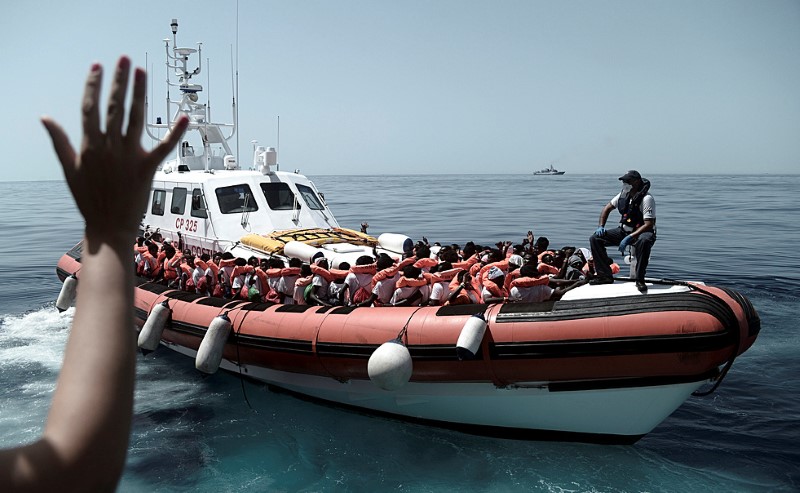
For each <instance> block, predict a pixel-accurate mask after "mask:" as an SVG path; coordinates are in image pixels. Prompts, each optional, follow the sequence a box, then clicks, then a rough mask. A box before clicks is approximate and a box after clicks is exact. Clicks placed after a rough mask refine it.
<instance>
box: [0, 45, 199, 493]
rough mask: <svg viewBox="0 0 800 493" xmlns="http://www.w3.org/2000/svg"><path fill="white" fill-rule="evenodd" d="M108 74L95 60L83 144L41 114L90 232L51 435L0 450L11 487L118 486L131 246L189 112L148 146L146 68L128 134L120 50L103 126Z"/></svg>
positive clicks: (127, 413)
mask: <svg viewBox="0 0 800 493" xmlns="http://www.w3.org/2000/svg"><path fill="white" fill-rule="evenodd" d="M102 73H103V71H102V67H101V66H100V65H99V64H95V65H93V66H92V68H91V70H90V72H89V76H88V79H87V81H86V87H85V92H84V96H83V100H82V115H83V139H82V141H81V145H80V150H79V152H76V151H75V149H74V148H73V147H72V145H71V144H70V142H69V139H68V137H67V135H66V133H65V132H64V130H63V129H62V128H61V126H60V125H58V124H57V123H56V122H55V121H53V120H52V119H50V118H49V117H43V118H42V123H43V124H44V126H45V128H46V129H47V132H48V133H49V135H50V138H51V139H52V141H53V147H54V148H55V152H56V154H57V156H58V159H59V161H60V162H61V166H62V167H63V170H64V176H65V178H66V181H67V184H68V185H69V188H70V191H71V192H72V195H73V197H74V198H75V202H76V204H77V206H78V209H79V210H80V212H81V214H82V215H83V217H84V219H85V221H86V230H85V236H84V248H83V257H82V259H81V271H80V276H79V277H80V280H79V288H78V298H77V303H76V308H75V317H74V319H73V322H72V329H71V332H70V335H69V339H68V341H67V346H66V349H65V352H64V362H63V366H62V369H61V373H60V374H59V377H58V382H57V384H56V389H55V393H54V395H53V401H52V403H51V406H50V412H49V414H48V416H47V423H46V424H45V429H44V433H43V434H42V437H41V438H40V439H39V440H38V441H36V442H34V443H32V444H30V445H27V446H23V447H18V448H14V449H7V450H3V451H0V485H2V488H0V489H2V490H3V491H18V490H25V491H56V490H57V491H111V490H113V489H115V488H116V485H117V483H118V481H119V477H120V475H121V473H122V468H123V466H124V464H125V455H126V449H127V446H128V439H129V435H130V424H131V416H132V412H133V387H134V376H135V354H136V353H135V331H134V329H133V272H132V268H131V249H130V244H131V239H132V238H134V237H135V235H136V231H137V228H138V225H139V220H140V217H141V213H142V211H143V210H144V208H145V204H146V202H147V197H148V194H149V190H150V183H151V180H152V177H153V173H154V172H155V169H156V167H157V166H158V164H159V163H160V162H161V161H162V160H163V159H164V158H165V157H166V156H167V154H168V153H169V152H170V150H171V149H173V148H174V147H175V145H176V144H177V143H178V140H179V139H180V138H181V136H182V135H183V132H184V131H185V130H186V126H187V123H188V120H187V119H186V117H183V118H181V119H180V120H179V121H178V123H177V124H176V125H175V127H174V128H173V130H172V132H171V133H170V134H169V135H168V136H167V137H166V138H165V139H164V140H163V141H162V142H161V143H159V145H158V146H157V147H156V148H155V149H153V150H152V151H150V152H148V151H146V150H144V149H143V148H142V146H141V136H142V130H143V128H144V99H145V88H146V74H145V71H144V70H143V69H139V68H137V69H136V70H135V71H134V81H133V97H132V98H131V107H130V112H129V116H128V125H127V129H126V131H125V132H124V133H123V121H124V119H125V108H124V104H125V94H126V92H127V85H128V78H129V74H130V60H129V59H128V58H127V57H121V58H120V60H119V62H118V64H117V67H116V70H115V73H114V79H113V82H112V86H111V94H110V97H109V100H108V110H107V113H106V130H105V132H103V131H102V129H101V123H100V108H99V99H100V86H101V81H102Z"/></svg>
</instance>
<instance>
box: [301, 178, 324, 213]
mask: <svg viewBox="0 0 800 493" xmlns="http://www.w3.org/2000/svg"><path fill="white" fill-rule="evenodd" d="M297 190H299V191H300V195H302V196H303V200H305V201H306V204H308V207H310V208H311V209H313V210H315V211H321V210H322V209H324V208H325V206H323V205H322V202H320V200H319V199H318V198H317V194H315V193H314V189H313V188H311V187H309V186H306V185H300V184H299V183H298V184H297Z"/></svg>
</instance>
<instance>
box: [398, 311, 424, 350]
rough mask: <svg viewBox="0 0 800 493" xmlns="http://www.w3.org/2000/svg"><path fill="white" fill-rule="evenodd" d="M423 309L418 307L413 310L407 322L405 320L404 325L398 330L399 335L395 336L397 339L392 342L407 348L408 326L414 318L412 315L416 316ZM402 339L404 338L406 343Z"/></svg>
mask: <svg viewBox="0 0 800 493" xmlns="http://www.w3.org/2000/svg"><path fill="white" fill-rule="evenodd" d="M423 308H425V307H424V306H419V307H417V309H416V310H414V311H413V312H412V313H411V316H409V317H408V320H406V324H405V325H404V326H403V328H402V329H400V333H399V334H397V337H396V338H395V339H394V342H396V343H398V344H402V345H403V346H407V345H408V324H410V323H411V319H412V318H414V315H416V314H417V312H418V311H420V310H422V309H423ZM404 337H405V338H406V342H403V338H404Z"/></svg>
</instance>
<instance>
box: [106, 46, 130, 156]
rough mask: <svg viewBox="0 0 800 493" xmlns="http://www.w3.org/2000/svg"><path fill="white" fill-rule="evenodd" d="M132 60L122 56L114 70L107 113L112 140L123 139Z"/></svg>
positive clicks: (107, 124) (107, 122)
mask: <svg viewBox="0 0 800 493" xmlns="http://www.w3.org/2000/svg"><path fill="white" fill-rule="evenodd" d="M130 68H131V61H130V59H129V58H128V57H126V56H122V57H120V59H119V62H117V69H116V70H115V71H114V81H113V82H112V84H111V94H110V95H109V97H108V113H107V115H106V133H107V135H108V138H109V139H110V140H111V141H112V142H119V141H120V140H121V139H122V121H123V120H124V119H125V92H126V91H127V89H128V75H129V73H130Z"/></svg>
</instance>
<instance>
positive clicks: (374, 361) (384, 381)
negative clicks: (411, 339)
mask: <svg viewBox="0 0 800 493" xmlns="http://www.w3.org/2000/svg"><path fill="white" fill-rule="evenodd" d="M412 371H413V365H412V362H411V353H409V352H408V348H407V347H405V346H404V345H403V344H401V343H400V342H399V341H397V340H392V341H389V342H384V343H383V344H381V345H380V346H378V349H376V350H375V351H374V352H373V353H372V355H371V356H370V357H369V361H368V362H367V373H368V374H369V379H370V380H372V383H374V384H375V385H377V386H378V387H380V388H382V389H383V390H397V389H399V388H400V387H402V386H403V385H405V384H407V383H408V381H409V380H410V379H411V373H412Z"/></svg>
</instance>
